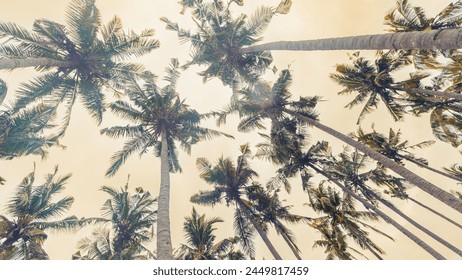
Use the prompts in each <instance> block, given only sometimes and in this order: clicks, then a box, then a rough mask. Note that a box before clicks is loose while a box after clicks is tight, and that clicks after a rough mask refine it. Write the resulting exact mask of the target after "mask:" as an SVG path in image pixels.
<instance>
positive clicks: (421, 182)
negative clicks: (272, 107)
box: [283, 109, 462, 213]
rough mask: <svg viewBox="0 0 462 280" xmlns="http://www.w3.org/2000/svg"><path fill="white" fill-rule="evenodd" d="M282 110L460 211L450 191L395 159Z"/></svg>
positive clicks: (294, 113)
mask: <svg viewBox="0 0 462 280" xmlns="http://www.w3.org/2000/svg"><path fill="white" fill-rule="evenodd" d="M283 110H284V112H286V113H288V114H290V115H292V116H294V117H297V118H298V119H300V120H302V121H304V122H306V123H308V124H310V125H312V126H315V127H317V128H319V129H320V130H322V131H324V132H326V133H328V134H330V135H332V136H334V137H335V138H337V139H339V140H341V141H343V142H345V143H347V144H348V145H350V146H352V147H353V148H355V149H357V150H359V151H361V152H363V153H364V154H366V155H367V156H368V157H370V158H372V159H374V160H376V161H378V162H380V163H381V164H382V165H383V166H384V167H386V168H388V169H390V170H392V171H394V172H395V173H396V174H398V175H400V176H402V177H403V178H404V179H405V180H407V181H408V182H409V183H411V184H413V185H414V186H416V187H418V188H420V189H422V190H423V191H425V192H426V193H428V194H430V195H431V196H433V197H434V198H436V199H438V200H440V201H441V202H443V203H445V204H446V205H448V206H449V207H451V208H453V209H455V210H457V211H459V212H460V213H462V201H461V200H460V199H458V198H457V197H454V196H453V195H451V194H450V193H448V192H446V191H444V190H442V189H440V188H439V187H437V186H435V185H434V184H432V183H430V182H428V181H427V180H425V179H424V178H422V177H420V176H418V175H416V174H414V173H412V172H411V171H409V170H408V169H407V168H405V167H404V166H402V165H400V164H398V163H396V162H395V161H393V160H391V159H389V158H388V157H386V156H384V155H382V154H381V153H378V152H376V151H374V150H373V149H371V148H369V147H367V146H365V145H363V144H361V143H359V142H357V141H355V140H353V139H352V138H350V137H348V136H346V135H344V134H342V133H340V132H338V131H336V130H335V129H332V128H330V127H328V126H325V125H323V124H321V123H319V122H317V121H315V120H313V119H311V118H308V117H306V116H303V115H302V114H300V113H297V112H295V111H292V110H289V109H283Z"/></svg>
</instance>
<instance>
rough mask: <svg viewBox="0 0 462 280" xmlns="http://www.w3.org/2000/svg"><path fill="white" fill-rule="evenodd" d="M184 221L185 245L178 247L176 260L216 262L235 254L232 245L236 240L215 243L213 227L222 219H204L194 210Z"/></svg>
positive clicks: (203, 216) (230, 239)
mask: <svg viewBox="0 0 462 280" xmlns="http://www.w3.org/2000/svg"><path fill="white" fill-rule="evenodd" d="M185 219H186V221H185V222H184V224H183V231H184V233H185V237H186V244H181V245H180V247H179V248H178V250H177V251H176V253H175V255H176V257H175V258H176V259H184V260H217V259H225V258H228V257H231V256H230V253H236V252H234V250H233V245H234V244H235V243H237V241H238V240H237V238H225V239H223V240H221V241H219V242H217V243H215V239H216V236H215V235H214V234H213V232H214V231H215V230H216V228H214V225H215V224H216V223H221V222H223V220H222V219H220V218H218V217H213V218H211V219H206V218H205V214H204V215H199V214H198V213H197V211H196V209H195V208H193V210H192V213H191V216H190V217H186V218H185Z"/></svg>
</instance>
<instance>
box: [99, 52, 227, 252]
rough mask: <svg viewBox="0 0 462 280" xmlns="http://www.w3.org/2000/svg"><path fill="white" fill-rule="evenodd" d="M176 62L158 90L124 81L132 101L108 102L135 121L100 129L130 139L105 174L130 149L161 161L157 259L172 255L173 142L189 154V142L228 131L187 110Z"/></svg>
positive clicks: (113, 170)
mask: <svg viewBox="0 0 462 280" xmlns="http://www.w3.org/2000/svg"><path fill="white" fill-rule="evenodd" d="M178 67H179V63H178V61H177V60H176V59H172V63H171V65H170V66H169V67H168V68H167V70H166V71H167V76H166V77H165V80H166V81H167V82H168V84H167V85H166V86H165V87H163V88H162V89H160V90H159V89H158V88H157V86H156V85H155V84H154V83H153V82H150V81H146V82H145V84H144V85H140V84H139V83H138V82H137V81H136V80H133V81H132V82H131V83H130V84H127V85H126V90H127V91H128V92H129V95H130V99H131V100H132V101H133V105H132V104H130V103H127V102H125V101H116V102H115V103H112V104H111V105H110V107H109V108H110V109H111V111H112V112H113V113H114V114H116V115H118V116H120V117H122V118H124V119H127V120H130V121H133V122H134V123H135V124H134V125H127V126H114V127H110V128H105V129H102V130H101V133H102V134H106V135H108V136H110V137H113V138H121V137H126V138H129V140H128V141H127V142H126V143H125V145H124V147H123V148H122V150H121V151H119V152H117V153H115V154H114V156H113V157H112V159H111V166H110V167H109V169H108V171H107V173H106V175H107V176H113V175H114V174H115V173H116V172H117V170H118V169H119V168H120V167H121V165H122V164H123V163H124V162H125V161H126V160H127V158H128V157H129V156H130V155H132V154H133V153H136V152H138V153H139V154H140V155H142V154H144V153H145V152H146V151H147V150H148V149H149V148H154V152H155V155H156V156H158V157H160V159H161V167H160V169H161V171H160V174H161V182H160V190H159V201H158V219H157V258H158V259H171V258H172V244H171V236H170V218H169V204H170V202H169V201H170V172H177V171H181V167H180V165H179V163H178V158H177V148H176V144H175V142H179V143H180V146H181V148H183V149H184V150H185V151H186V152H188V153H190V151H191V146H192V145H194V144H196V143H197V142H199V141H201V140H206V139H211V138H212V137H215V136H220V135H225V136H227V137H231V136H230V135H227V134H224V133H221V132H218V131H215V130H212V129H207V128H203V127H201V126H200V122H201V120H203V119H204V117H205V116H204V115H201V114H199V113H198V112H197V111H196V110H193V109H190V108H189V106H188V105H187V104H185V101H184V100H181V99H180V97H179V95H178V93H177V92H176V82H177V80H178V78H179V75H180V73H179V71H178Z"/></svg>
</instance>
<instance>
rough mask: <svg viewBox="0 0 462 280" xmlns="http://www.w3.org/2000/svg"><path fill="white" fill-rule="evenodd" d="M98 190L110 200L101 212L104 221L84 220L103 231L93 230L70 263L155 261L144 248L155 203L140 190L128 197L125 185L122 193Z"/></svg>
mask: <svg viewBox="0 0 462 280" xmlns="http://www.w3.org/2000/svg"><path fill="white" fill-rule="evenodd" d="M101 190H102V191H104V192H105V193H107V194H109V196H110V198H109V199H108V200H106V202H105V203H104V205H103V207H102V208H101V211H102V215H103V218H89V219H86V220H88V221H94V222H95V224H97V225H102V227H100V228H97V229H95V230H94V231H93V233H92V236H91V237H86V238H83V239H82V240H80V241H79V245H78V248H79V251H78V252H77V253H75V254H74V255H73V256H72V257H73V259H90V260H133V259H154V258H155V257H154V255H153V253H152V252H151V251H150V250H149V249H147V248H146V247H145V244H146V243H148V242H149V241H150V240H151V239H152V227H153V225H154V224H155V222H156V217H157V211H155V210H154V206H155V204H156V202H157V200H156V199H154V198H152V196H151V194H150V193H149V192H145V191H144V190H143V189H142V188H137V189H136V193H135V194H133V195H130V194H129V192H128V183H127V184H126V185H125V187H124V188H122V189H121V190H118V189H116V188H113V187H108V186H103V187H102V188H101ZM106 224H111V228H112V229H111V230H110V229H108V228H106V227H104V225H106Z"/></svg>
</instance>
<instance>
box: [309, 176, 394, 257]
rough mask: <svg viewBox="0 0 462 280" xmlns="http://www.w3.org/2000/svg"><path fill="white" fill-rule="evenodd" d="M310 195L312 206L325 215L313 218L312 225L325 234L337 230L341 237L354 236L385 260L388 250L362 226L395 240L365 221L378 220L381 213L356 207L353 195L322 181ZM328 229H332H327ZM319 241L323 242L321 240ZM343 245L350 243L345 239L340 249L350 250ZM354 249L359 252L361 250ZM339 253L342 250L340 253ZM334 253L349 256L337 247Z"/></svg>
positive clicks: (338, 245)
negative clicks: (323, 183) (380, 245)
mask: <svg viewBox="0 0 462 280" xmlns="http://www.w3.org/2000/svg"><path fill="white" fill-rule="evenodd" d="M308 195H309V199H310V204H309V205H310V206H311V207H312V208H313V209H314V210H315V211H316V212H317V213H320V214H325V215H324V216H321V217H318V218H315V219H313V222H312V227H314V228H316V229H321V230H320V231H321V233H328V232H331V233H334V234H336V236H337V238H339V237H350V238H352V239H353V240H354V241H356V243H357V244H358V245H359V246H360V247H361V248H362V249H367V250H369V251H370V252H371V253H372V254H374V256H376V257H377V258H378V259H382V258H381V256H380V255H379V253H380V254H384V253H385V252H384V251H383V250H382V249H381V248H380V247H379V246H378V245H377V244H375V243H374V242H373V241H372V240H371V239H370V238H369V237H368V235H369V233H368V232H367V231H365V230H364V229H362V227H364V228H368V229H371V230H373V231H375V232H377V233H379V234H381V235H383V236H386V237H388V238H390V239H391V240H393V238H391V237H390V236H388V235H387V234H385V233H383V232H382V231H380V230H378V229H376V228H375V227H374V226H371V225H369V224H367V223H365V222H364V221H362V220H366V221H367V220H369V221H378V218H379V216H378V215H377V214H375V213H372V212H369V211H358V210H356V208H355V205H354V201H353V200H352V197H351V196H350V195H348V194H343V195H342V196H341V195H340V193H339V192H337V191H335V190H334V189H332V188H331V187H327V188H325V187H324V186H323V185H322V184H320V185H319V186H318V187H317V188H310V189H308ZM326 228H327V229H330V230H325V229H326ZM323 235H324V234H323ZM315 244H318V245H320V243H319V242H316V243H315ZM342 244H347V242H346V241H345V240H341V241H340V244H337V245H335V246H336V248H345V249H347V247H346V246H342ZM335 246H334V247H335ZM354 251H355V252H358V251H357V250H354ZM335 252H342V253H341V254H336V253H335ZM333 254H334V255H337V257H338V258H340V259H342V258H343V257H344V256H345V255H346V256H348V254H345V252H344V250H334V252H333ZM361 255H362V254H361ZM328 258H329V256H328Z"/></svg>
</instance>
